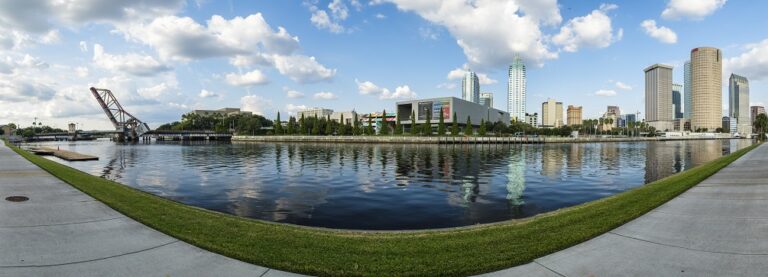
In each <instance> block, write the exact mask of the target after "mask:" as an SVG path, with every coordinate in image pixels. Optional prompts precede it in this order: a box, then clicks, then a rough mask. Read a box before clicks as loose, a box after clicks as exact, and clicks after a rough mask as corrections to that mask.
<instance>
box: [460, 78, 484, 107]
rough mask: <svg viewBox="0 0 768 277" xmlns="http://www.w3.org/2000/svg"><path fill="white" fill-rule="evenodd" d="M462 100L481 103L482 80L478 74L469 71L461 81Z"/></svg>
mask: <svg viewBox="0 0 768 277" xmlns="http://www.w3.org/2000/svg"><path fill="white" fill-rule="evenodd" d="M461 99H464V100H467V101H469V102H472V103H478V104H479V103H480V80H479V79H478V78H477V74H475V72H472V71H467V73H465V74H464V79H463V80H462V81H461Z"/></svg>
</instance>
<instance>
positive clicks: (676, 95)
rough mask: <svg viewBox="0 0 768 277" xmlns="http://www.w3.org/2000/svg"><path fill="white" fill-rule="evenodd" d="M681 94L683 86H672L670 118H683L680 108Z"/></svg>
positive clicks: (681, 108)
mask: <svg viewBox="0 0 768 277" xmlns="http://www.w3.org/2000/svg"><path fill="white" fill-rule="evenodd" d="M682 92H683V85H681V84H672V116H673V118H674V119H678V118H683V115H684V113H683V107H682V105H681V104H682V100H683V99H681V98H682Z"/></svg>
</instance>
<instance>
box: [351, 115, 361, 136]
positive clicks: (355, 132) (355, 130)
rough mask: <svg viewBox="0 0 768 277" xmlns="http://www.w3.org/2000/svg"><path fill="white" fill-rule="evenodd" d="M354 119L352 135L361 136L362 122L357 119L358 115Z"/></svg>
mask: <svg viewBox="0 0 768 277" xmlns="http://www.w3.org/2000/svg"><path fill="white" fill-rule="evenodd" d="M352 118H353V119H352V134H353V135H355V136H357V135H360V120H358V119H357V113H355V114H354V116H353V117H352Z"/></svg>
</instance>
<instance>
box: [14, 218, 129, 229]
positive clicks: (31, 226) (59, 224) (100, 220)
mask: <svg viewBox="0 0 768 277" xmlns="http://www.w3.org/2000/svg"><path fill="white" fill-rule="evenodd" d="M121 218H127V217H126V216H118V217H112V218H105V219H96V220H87V221H78V222H67V223H55V224H41V225H23V226H0V228H7V229H13V228H34V227H48V226H62V225H76V224H86V223H94V222H102V221H110V220H115V219H121Z"/></svg>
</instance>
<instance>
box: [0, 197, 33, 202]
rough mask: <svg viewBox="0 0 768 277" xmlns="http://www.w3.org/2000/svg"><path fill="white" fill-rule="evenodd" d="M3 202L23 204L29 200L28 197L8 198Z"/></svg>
mask: <svg viewBox="0 0 768 277" xmlns="http://www.w3.org/2000/svg"><path fill="white" fill-rule="evenodd" d="M5 200H8V201H11V202H24V201H27V200H29V197H26V196H8V197H6V198H5Z"/></svg>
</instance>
